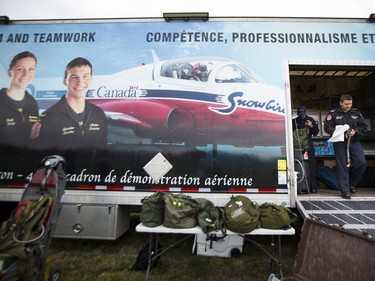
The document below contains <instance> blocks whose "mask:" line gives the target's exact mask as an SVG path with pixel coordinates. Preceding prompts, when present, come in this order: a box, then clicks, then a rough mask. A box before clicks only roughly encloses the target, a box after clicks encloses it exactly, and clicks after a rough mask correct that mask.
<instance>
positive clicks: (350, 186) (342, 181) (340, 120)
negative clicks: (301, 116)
mask: <svg viewBox="0 0 375 281" xmlns="http://www.w3.org/2000/svg"><path fill="white" fill-rule="evenodd" d="M352 106H353V98H352V96H351V95H342V96H341V97H340V107H338V108H336V109H333V110H331V111H330V112H329V113H328V115H327V117H326V118H325V121H324V130H325V132H326V133H328V134H330V135H332V134H333V132H334V131H335V129H336V126H337V125H349V129H348V130H347V131H346V132H345V138H344V141H342V142H334V143H333V148H334V150H335V159H336V172H337V185H338V187H339V189H340V190H341V196H342V197H343V198H345V199H350V198H351V195H350V193H355V192H356V185H357V184H358V182H359V181H360V179H361V176H362V175H363V173H364V172H365V169H366V158H365V155H364V152H363V148H362V145H361V143H360V142H359V136H363V135H365V134H366V131H367V125H366V123H365V121H364V118H363V116H362V114H361V112H360V111H359V110H358V109H356V108H353V107H352Z"/></svg>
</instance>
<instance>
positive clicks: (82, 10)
mask: <svg viewBox="0 0 375 281" xmlns="http://www.w3.org/2000/svg"><path fill="white" fill-rule="evenodd" d="M257 3H259V4H257ZM163 12H209V15H210V16H211V17H225V16H229V17H241V16H246V17H324V18H330V17H334V18H368V17H369V15H370V14H372V13H375V1H374V0H259V1H250V0H229V1H217V0H189V1H171V0H123V1H120V0H60V1H58V0H0V15H5V16H8V17H9V18H10V19H11V20H24V19H80V18H85V19H88V18H138V17H141V18H142V17H162V16H163Z"/></svg>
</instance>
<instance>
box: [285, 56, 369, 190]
mask: <svg viewBox="0 0 375 281" xmlns="http://www.w3.org/2000/svg"><path fill="white" fill-rule="evenodd" d="M289 82H290V93H291V97H290V99H291V107H292V113H293V117H295V116H296V109H297V108H298V107H299V106H300V105H305V106H306V107H307V108H308V115H310V116H312V117H313V118H314V119H315V120H316V121H318V123H319V130H320V132H319V134H318V135H317V136H316V137H314V147H315V151H316V153H315V155H316V159H315V160H316V165H317V168H319V167H320V166H328V167H330V168H333V167H334V166H335V161H334V155H333V151H332V150H331V149H329V148H327V147H328V146H329V144H328V143H327V140H328V138H329V136H328V135H327V134H326V133H325V132H324V124H323V123H324V119H325V117H326V115H327V114H328V112H329V111H330V110H331V109H333V108H335V107H337V106H339V99H340V96H341V95H342V94H350V95H352V96H353V107H357V108H359V109H360V110H361V112H362V114H363V116H364V118H365V119H366V122H367V125H368V132H367V134H366V136H364V137H362V140H361V142H362V145H363V147H364V150H365V155H366V162H367V170H366V173H365V175H364V176H363V177H362V180H361V183H360V186H363V187H375V178H374V176H373V175H374V174H375V111H374V108H375V62H374V61H368V62H335V63H327V62H316V61H314V62H308V61H297V62H293V61H289ZM319 184H321V183H319Z"/></svg>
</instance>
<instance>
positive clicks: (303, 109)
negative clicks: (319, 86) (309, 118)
mask: <svg viewBox="0 0 375 281" xmlns="http://www.w3.org/2000/svg"><path fill="white" fill-rule="evenodd" d="M306 111H307V109H306V106H303V105H302V106H300V107H299V108H298V110H297V115H298V116H302V115H306Z"/></svg>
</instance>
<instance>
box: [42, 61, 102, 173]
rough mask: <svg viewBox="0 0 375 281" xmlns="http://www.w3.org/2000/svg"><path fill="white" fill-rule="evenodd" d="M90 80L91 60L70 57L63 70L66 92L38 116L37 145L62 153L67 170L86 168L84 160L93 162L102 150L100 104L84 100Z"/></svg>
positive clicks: (44, 149) (46, 149) (100, 155)
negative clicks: (70, 59)
mask: <svg viewBox="0 0 375 281" xmlns="http://www.w3.org/2000/svg"><path fill="white" fill-rule="evenodd" d="M91 81H92V65H91V63H90V62H89V61H88V60H87V59H85V58H81V57H79V58H75V59H73V60H72V61H71V62H69V63H68V65H67V66H66V69H65V73H64V85H65V86H67V92H66V94H65V95H64V96H63V97H61V99H60V100H59V101H58V102H57V103H56V104H54V105H52V106H51V107H50V108H48V109H47V110H46V111H45V112H44V113H43V114H42V115H41V117H40V122H41V129H40V146H41V148H42V149H43V151H49V152H52V151H53V152H54V153H59V154H62V156H63V157H64V158H65V159H66V162H67V171H69V172H71V171H72V170H74V169H75V168H78V166H81V167H82V168H88V167H89V166H88V165H87V162H90V164H91V165H92V164H94V165H95V161H97V160H98V159H99V158H100V157H104V155H105V153H106V145H107V133H108V126H107V118H106V116H105V113H104V111H103V110H102V109H101V108H99V107H98V106H96V105H94V104H92V103H90V102H89V101H87V100H86V93H87V91H88V90H89V87H90V85H91ZM78 163H82V164H81V165H78Z"/></svg>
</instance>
